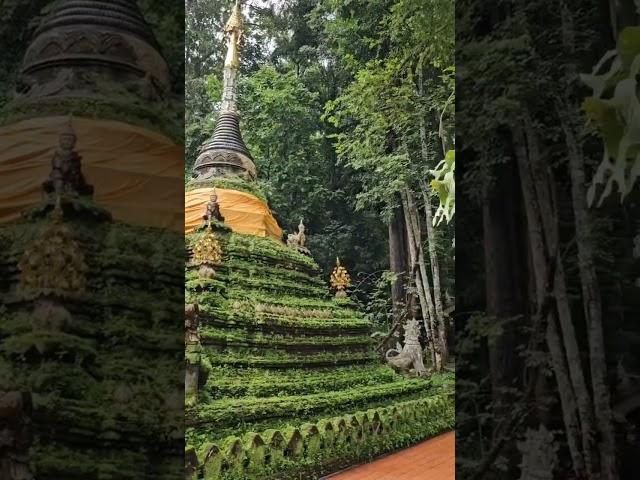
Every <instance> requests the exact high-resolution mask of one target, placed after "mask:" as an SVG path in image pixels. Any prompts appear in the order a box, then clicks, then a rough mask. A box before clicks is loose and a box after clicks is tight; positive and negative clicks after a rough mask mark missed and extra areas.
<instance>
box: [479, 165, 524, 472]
mask: <svg viewBox="0 0 640 480" xmlns="http://www.w3.org/2000/svg"><path fill="white" fill-rule="evenodd" d="M495 182H496V184H495V186H494V187H493V188H492V189H491V190H490V191H487V192H486V197H485V201H484V205H483V209H482V220H483V240H484V241H483V243H484V259H485V278H486V287H485V288H486V291H485V293H486V305H487V307H486V308H487V316H488V317H489V318H491V319H495V320H496V321H497V322H499V323H500V324H501V325H502V328H501V329H500V333H498V334H496V335H494V336H492V337H491V339H490V341H489V344H488V347H489V367H490V373H491V391H492V397H493V400H494V402H495V404H494V408H493V415H494V418H495V419H496V421H495V423H496V424H498V423H500V420H501V419H503V418H509V416H510V415H512V403H513V402H514V401H515V398H514V397H513V395H511V394H510V393H509V389H510V388H513V385H514V384H517V383H518V381H519V379H520V378H521V373H522V368H521V361H520V358H519V354H518V351H517V344H518V339H519V332H518V330H517V328H516V322H514V321H513V319H514V318H516V317H519V316H521V315H522V314H523V312H525V311H526V310H527V300H526V298H527V296H528V295H527V293H528V292H527V287H526V281H523V276H522V272H523V271H525V269H526V267H527V262H526V255H523V254H522V252H523V250H524V247H525V246H526V245H525V244H524V235H523V233H524V232H523V225H522V223H521V222H522V212H521V204H522V199H521V196H520V193H519V190H518V189H516V188H514V184H516V185H517V174H516V171H515V169H514V166H513V164H512V163H507V164H506V165H504V166H502V167H501V168H500V169H499V170H498V171H497V176H496V178H495ZM525 278H526V277H525ZM509 320H511V321H509ZM517 455H518V451H517V449H515V447H512V448H511V452H510V454H509V452H507V453H505V456H506V457H507V458H516V457H517ZM516 471H517V465H510V468H509V471H507V472H505V473H504V474H503V475H501V476H499V477H498V476H496V477H495V478H504V479H508V478H515V477H516V476H517V473H516Z"/></svg>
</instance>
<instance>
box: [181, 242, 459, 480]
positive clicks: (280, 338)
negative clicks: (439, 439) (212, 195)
mask: <svg viewBox="0 0 640 480" xmlns="http://www.w3.org/2000/svg"><path fill="white" fill-rule="evenodd" d="M201 234H202V233H201V232H197V233H195V234H193V235H191V236H190V237H189V238H188V239H187V243H188V244H189V245H193V244H194V243H195V242H196V241H197V239H198V237H199V235H201ZM219 238H220V243H221V246H222V250H223V262H222V265H220V266H218V267H216V275H215V276H214V278H212V279H202V278H200V277H199V276H198V273H197V271H196V270H195V269H193V268H189V267H188V268H187V273H186V279H187V282H186V297H187V301H188V302H190V303H197V304H198V306H199V308H200V318H201V325H200V335H201V344H202V346H201V348H200V349H199V353H198V355H199V358H200V359H201V361H202V362H203V363H205V364H206V365H207V367H208V368H210V371H209V376H208V380H207V383H206V384H205V386H204V387H203V389H202V390H201V391H200V392H199V394H198V396H197V399H196V401H195V402H194V404H193V405H192V406H190V407H189V409H188V411H187V427H188V428H187V441H188V444H189V446H190V447H191V448H193V449H195V451H196V452H198V456H199V459H200V464H201V465H200V471H199V474H198V475H199V476H200V477H201V478H209V479H216V480H222V479H229V480H231V479H234V480H235V479H238V480H239V479H252V480H260V479H265V480H266V479H271V478H273V479H279V478H282V479H284V478H287V479H289V478H292V477H291V476H290V475H292V474H295V475H299V474H303V473H305V472H306V475H307V476H305V477H304V478H309V479H311V478H317V477H316V475H319V474H321V473H322V472H325V473H326V472H328V471H332V470H333V469H336V468H339V467H344V466H347V465H350V464H352V463H354V462H356V461H358V460H359V459H362V458H365V457H367V456H371V455H377V454H380V453H382V452H385V451H389V450H393V449H395V448H399V447H401V446H404V445H409V444H411V443H412V442H415V441H417V440H419V439H422V438H425V437H428V436H429V435H433V434H435V433H440V432H441V431H444V430H446V429H450V428H452V425H453V399H452V396H451V393H452V392H453V378H452V376H451V375H443V376H434V377H431V378H429V379H424V378H404V377H402V376H400V375H398V374H397V373H395V372H394V371H393V370H392V369H391V368H390V367H388V366H386V365H384V364H383V363H382V361H381V359H380V357H379V355H378V354H376V353H375V352H374V351H373V342H372V339H371V337H370V334H371V325H370V323H369V321H368V320H367V319H366V318H365V317H364V316H363V315H362V314H360V313H359V312H358V311H357V309H355V308H354V305H353V303H352V302H351V301H349V300H348V299H340V300H338V299H336V298H334V296H333V295H332V293H331V292H330V291H329V289H328V287H327V285H326V281H325V279H323V278H322V277H321V276H320V275H321V274H320V269H319V268H318V266H317V264H316V263H315V262H314V261H313V259H312V258H310V257H308V256H305V255H302V254H301V253H299V252H297V251H295V250H293V249H290V248H288V247H286V246H284V245H282V244H281V243H279V242H276V241H274V240H272V239H267V238H259V237H253V236H247V235H239V234H235V233H231V234H225V233H223V232H221V233H220V234H219ZM425 402H426V403H425ZM397 405H398V406H399V405H405V406H404V407H402V409H398V408H399V407H398V408H396V406H397ZM406 405H413V406H411V407H410V406H406ZM418 405H421V406H424V408H425V409H426V411H431V412H432V413H433V414H434V415H433V417H430V418H426V417H423V416H420V415H422V414H421V413H417V410H418V407H417V406H418ZM372 409H377V410H376V412H372ZM345 415H349V416H348V417H347V416H345ZM383 417H385V419H386V420H385V421H386V423H385V421H383V420H382V418H383ZM418 417H419V418H424V421H422V420H420V421H418V422H416V418H418ZM372 422H374V423H376V426H375V428H374V427H372ZM255 432H259V433H255ZM292 472H293V473H292Z"/></svg>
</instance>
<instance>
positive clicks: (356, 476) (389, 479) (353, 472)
mask: <svg viewBox="0 0 640 480" xmlns="http://www.w3.org/2000/svg"><path fill="white" fill-rule="evenodd" d="M454 478H455V434H454V433H453V432H449V433H445V434H444V435H440V436H438V437H435V438H432V439H430V440H426V441H424V442H422V443H420V444H418V445H416V446H414V447H411V448H407V449H406V450H402V451H400V452H397V453H394V454H391V455H389V456H388V457H384V458H381V459H379V460H376V461H374V462H372V463H367V464H365V465H361V466H359V467H355V468H352V469H349V470H347V471H345V472H342V473H338V474H335V475H332V476H330V477H327V479H331V480H454Z"/></svg>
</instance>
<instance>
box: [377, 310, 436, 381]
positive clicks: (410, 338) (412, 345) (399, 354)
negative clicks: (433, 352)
mask: <svg viewBox="0 0 640 480" xmlns="http://www.w3.org/2000/svg"><path fill="white" fill-rule="evenodd" d="M419 336H420V324H419V323H418V322H417V320H415V319H413V320H409V321H407V323H405V324H404V347H402V346H401V345H400V344H399V343H398V344H397V348H392V349H390V350H387V353H386V354H385V359H386V361H387V363H388V364H389V365H391V366H392V367H393V368H395V369H396V370H399V371H402V372H408V371H410V370H411V369H413V370H414V372H415V374H416V375H417V376H419V377H422V376H424V375H426V374H427V369H426V368H425V367H424V362H423V359H422V354H423V351H422V346H421V345H420V340H419Z"/></svg>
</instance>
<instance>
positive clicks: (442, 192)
mask: <svg viewBox="0 0 640 480" xmlns="http://www.w3.org/2000/svg"><path fill="white" fill-rule="evenodd" d="M455 170H456V152H455V150H449V151H448V152H447V155H446V156H445V158H444V160H442V161H441V162H440V163H439V164H438V165H437V166H436V168H435V169H433V170H429V172H430V173H431V174H432V175H433V176H434V179H433V180H431V186H432V187H433V189H434V190H435V191H436V193H437V194H438V197H439V199H440V205H439V206H438V209H437V210H436V213H435V214H434V216H433V224H434V225H440V224H441V223H442V221H443V220H446V221H447V223H449V222H450V221H451V220H452V219H453V217H454V215H455V213H456V180H455Z"/></svg>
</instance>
